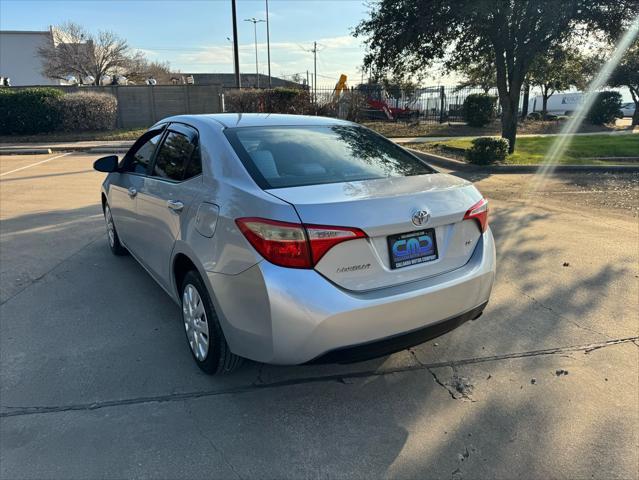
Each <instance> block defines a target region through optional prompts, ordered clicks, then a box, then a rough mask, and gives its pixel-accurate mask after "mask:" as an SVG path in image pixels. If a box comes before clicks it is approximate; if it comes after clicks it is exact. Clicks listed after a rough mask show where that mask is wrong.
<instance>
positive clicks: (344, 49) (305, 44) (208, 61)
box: [160, 35, 364, 86]
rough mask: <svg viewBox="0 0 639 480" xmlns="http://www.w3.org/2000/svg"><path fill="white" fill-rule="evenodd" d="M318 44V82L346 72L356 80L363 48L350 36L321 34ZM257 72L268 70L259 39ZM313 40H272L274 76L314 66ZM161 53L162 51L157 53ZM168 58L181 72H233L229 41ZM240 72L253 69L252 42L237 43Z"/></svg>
mask: <svg viewBox="0 0 639 480" xmlns="http://www.w3.org/2000/svg"><path fill="white" fill-rule="evenodd" d="M317 44H318V48H317V50H318V55H317V58H318V84H319V85H322V84H326V85H331V86H332V85H333V84H334V83H335V82H336V81H337V79H338V77H339V75H340V74H342V73H344V74H346V75H348V77H349V79H350V80H351V82H355V81H359V79H360V73H359V72H360V70H359V68H360V67H361V64H362V57H363V54H364V47H363V46H362V45H361V43H360V41H359V40H358V39H356V38H353V37H352V36H350V35H341V36H335V37H324V38H320V39H319V40H317ZM257 48H258V59H259V69H260V72H262V73H266V72H267V69H268V67H267V64H266V42H258V44H257ZM312 48H313V41H312V40H310V41H301V42H271V72H272V74H273V75H275V76H280V75H286V76H290V75H292V74H293V73H305V72H306V70H309V71H311V75H312V69H313V54H312V53H311V52H310V50H311V49H312ZM160 53H161V52H160ZM172 53H173V54H174V55H175V56H173V58H167V60H169V61H170V62H171V64H172V65H174V67H175V68H178V69H180V70H181V71H183V72H232V71H233V47H232V45H231V43H230V42H229V43H226V44H221V45H220V44H217V45H206V46H202V47H198V48H193V49H185V50H184V51H180V49H176V51H173V52H172ZM239 56H240V69H241V71H246V72H251V73H253V72H254V71H255V44H254V43H253V42H245V43H242V44H240V45H239Z"/></svg>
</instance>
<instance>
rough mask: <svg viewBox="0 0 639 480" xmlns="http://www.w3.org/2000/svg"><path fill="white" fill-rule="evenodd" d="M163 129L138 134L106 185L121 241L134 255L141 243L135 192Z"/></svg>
mask: <svg viewBox="0 0 639 480" xmlns="http://www.w3.org/2000/svg"><path fill="white" fill-rule="evenodd" d="M162 132H163V130H162V129H155V130H150V131H148V132H147V133H145V134H144V135H143V136H142V137H140V138H139V139H138V140H137V141H136V142H135V144H134V145H133V147H131V149H130V150H129V151H128V153H127V154H126V155H125V157H124V160H123V162H122V165H121V166H120V169H119V173H118V175H117V177H116V178H114V180H113V182H112V183H111V185H110V188H109V206H110V207H111V213H112V214H113V222H114V224H115V228H116V229H117V231H118V235H119V237H120V240H121V241H122V243H123V244H124V245H125V246H126V247H127V248H128V249H129V250H130V251H131V252H132V253H133V254H135V255H137V254H138V252H139V250H140V248H141V246H140V244H139V243H140V242H139V238H138V237H139V235H138V231H139V227H138V225H137V195H138V193H139V191H140V190H141V189H142V186H143V185H144V180H145V178H146V176H147V174H148V173H149V172H150V169H151V160H152V159H153V153H154V152H155V149H156V148H157V145H158V143H159V142H160V139H161V138H162Z"/></svg>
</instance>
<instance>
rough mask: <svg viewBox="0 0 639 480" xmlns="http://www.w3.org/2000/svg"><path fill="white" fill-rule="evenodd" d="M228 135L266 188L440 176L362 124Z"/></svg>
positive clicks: (255, 130)
mask: <svg viewBox="0 0 639 480" xmlns="http://www.w3.org/2000/svg"><path fill="white" fill-rule="evenodd" d="M225 134H226V136H227V138H228V139H229V141H230V142H231V145H232V146H233V148H234V149H235V151H236V153H237V154H238V156H239V157H240V159H241V160H242V162H243V163H244V165H245V167H246V169H247V170H248V171H249V173H250V174H251V176H252V177H253V179H254V180H255V181H256V182H257V184H258V185H260V186H261V187H262V188H282V187H296V186H301V185H317V184H321V183H338V182H352V181H357V180H372V179H377V178H386V177H405V176H411V175H423V174H428V173H434V170H433V169H432V168H430V167H429V166H428V165H426V164H425V163H424V162H422V161H421V160H419V159H418V158H417V157H415V156H413V155H411V154H410V153H408V152H406V151H404V150H403V149H401V148H400V147H398V146H397V145H395V144H394V143H393V142H391V141H390V140H387V139H386V138H384V137H382V136H380V135H378V134H376V133H374V132H372V131H370V130H368V129H365V128H362V127H358V126H350V125H332V126H311V127H308V126H304V127H302V126H295V127H244V128H234V129H227V130H225Z"/></svg>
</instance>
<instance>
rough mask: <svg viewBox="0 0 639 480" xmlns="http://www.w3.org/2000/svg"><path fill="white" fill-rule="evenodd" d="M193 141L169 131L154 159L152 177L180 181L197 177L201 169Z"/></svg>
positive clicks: (197, 150)
mask: <svg viewBox="0 0 639 480" xmlns="http://www.w3.org/2000/svg"><path fill="white" fill-rule="evenodd" d="M195 141H196V140H195V139H194V140H191V139H190V138H189V137H188V136H186V135H183V134H181V133H178V132H173V131H170V132H169V133H168V134H167V136H166V138H165V140H164V143H162V146H161V147H160V150H159V151H158V154H157V156H156V157H155V164H154V166H153V176H155V177H160V178H166V179H168V180H174V181H182V180H185V179H187V178H191V177H193V176H195V175H199V174H200V173H201V172H202V167H201V163H200V158H199V153H198V152H199V149H198V148H196V144H195V143H194V142H195ZM196 154H197V155H196ZM196 157H197V158H196Z"/></svg>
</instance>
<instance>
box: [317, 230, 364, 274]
mask: <svg viewBox="0 0 639 480" xmlns="http://www.w3.org/2000/svg"><path fill="white" fill-rule="evenodd" d="M305 227H306V232H307V234H308V239H309V242H310V244H311V253H312V255H313V264H314V265H315V264H317V262H319V261H320V258H322V257H323V256H324V254H325V253H326V252H328V251H329V250H330V249H331V248H333V247H334V246H335V245H337V244H338V243H342V242H345V241H347V240H355V239H356V238H365V237H366V234H365V233H364V232H363V231H361V230H360V229H359V228H348V227H328V226H323V225H305Z"/></svg>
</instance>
